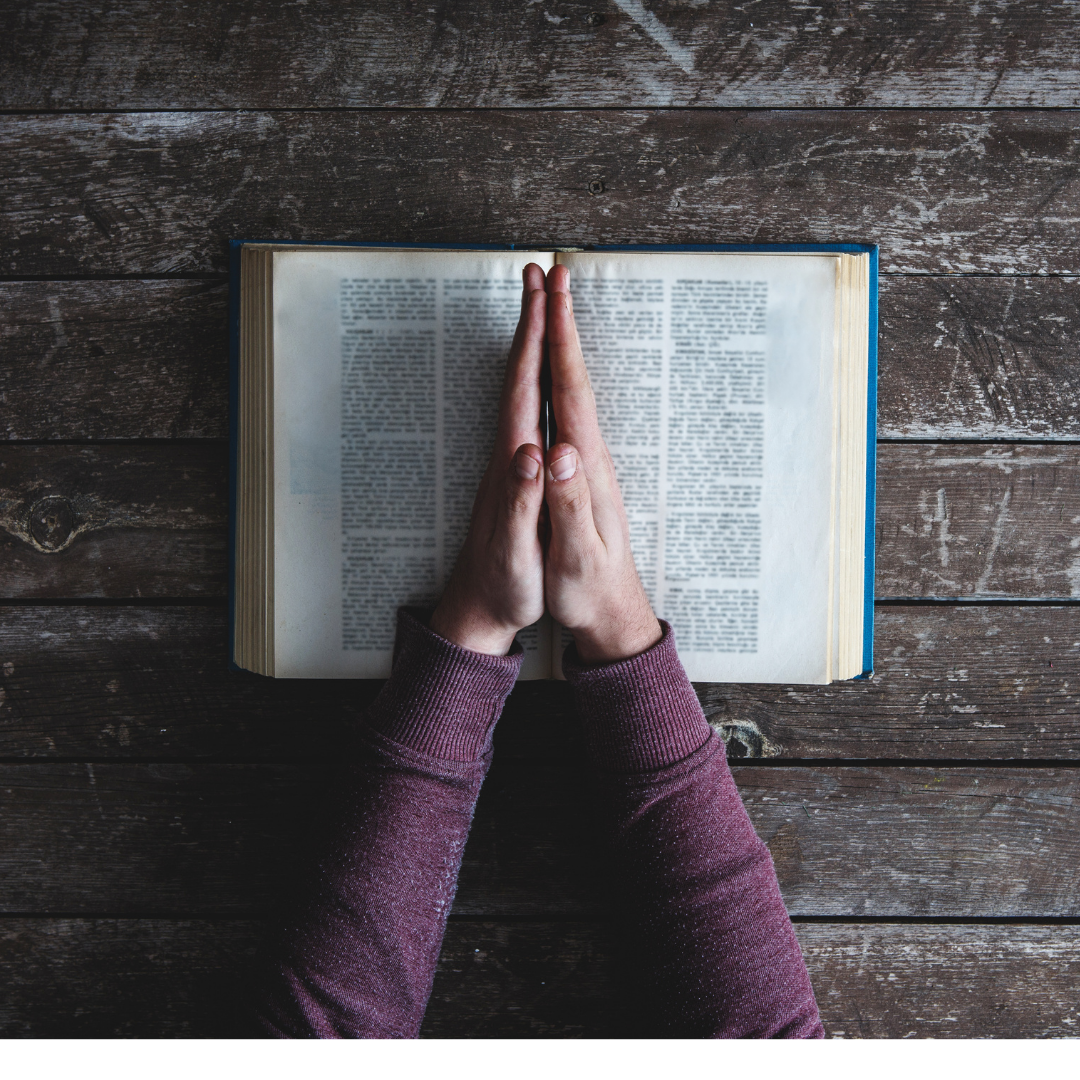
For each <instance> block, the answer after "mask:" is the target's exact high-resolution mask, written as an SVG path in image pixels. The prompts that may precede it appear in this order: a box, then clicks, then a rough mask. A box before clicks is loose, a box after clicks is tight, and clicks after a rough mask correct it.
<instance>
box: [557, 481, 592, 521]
mask: <svg viewBox="0 0 1080 1080" xmlns="http://www.w3.org/2000/svg"><path fill="white" fill-rule="evenodd" d="M563 508H564V509H565V510H566V512H567V513H569V514H572V515H573V516H574V517H578V516H580V515H583V514H584V513H585V512H586V511H587V510H588V509H589V492H588V490H587V489H586V488H584V487H579V488H575V489H574V490H572V491H568V492H566V494H565V495H564V496H563Z"/></svg>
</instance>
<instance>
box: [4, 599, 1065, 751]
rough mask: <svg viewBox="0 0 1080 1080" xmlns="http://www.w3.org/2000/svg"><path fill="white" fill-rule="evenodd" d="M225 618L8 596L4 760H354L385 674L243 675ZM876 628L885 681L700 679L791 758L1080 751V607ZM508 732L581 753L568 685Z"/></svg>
mask: <svg viewBox="0 0 1080 1080" xmlns="http://www.w3.org/2000/svg"><path fill="white" fill-rule="evenodd" d="M225 621H226V620H225V612H224V611H223V610H220V609H208V608H172V607H170V608H85V607H38V608H34V607H21V608H8V609H7V610H6V611H5V612H4V617H3V619H2V620H0V663H2V665H3V666H2V668H0V691H2V698H0V758H5V759H8V760H17V759H39V760H50V759H56V758H62V759H64V758H66V759H76V760H92V761H106V760H132V761H138V760H139V759H147V758H151V759H154V760H170V761H189V762H190V761H194V760H200V759H203V760H216V761H266V762H272V761H281V762H288V761H299V760H303V761H312V762H316V761H333V760H336V759H338V758H339V757H340V755H341V754H342V753H343V752H344V749H345V747H346V745H347V740H348V736H349V731H350V729H351V726H352V725H353V724H354V723H355V722H356V721H357V720H358V719H359V718H360V716H361V714H362V710H363V708H364V707H365V705H366V704H367V703H368V702H369V701H370V700H371V699H372V697H373V696H374V695H375V693H376V692H377V690H378V687H379V686H380V684H379V683H377V682H369V681H337V680H328V681H323V680H290V679H282V680H274V681H271V680H269V679H264V678H262V677H260V676H257V675H250V674H247V673H244V672H229V671H228V670H227V669H226V657H227V655H228V653H227V646H226V632H225ZM875 634H876V667H877V672H876V674H875V675H874V677H873V679H870V680H868V681H859V682H845V683H838V684H835V685H833V686H752V685H723V684H712V685H706V684H701V685H699V687H698V692H699V694H700V696H701V698H702V701H703V703H704V706H705V710H706V713H707V714H708V715H709V716H710V718H711V719H712V721H713V723H714V724H716V725H717V726H718V727H720V726H722V727H724V728H726V730H727V733H728V734H729V736H733V739H732V742H730V743H729V748H728V752H729V756H731V757H739V756H744V755H746V754H747V753H748V752H753V751H754V750H755V740H759V739H760V736H761V735H764V736H765V737H766V738H768V739H769V740H770V741H771V742H772V743H774V744H775V745H777V746H779V748H780V752H781V755H782V756H784V757H788V758H827V759H829V758H831V759H838V758H851V759H859V758H863V759H872V758H892V759H904V758H914V759H930V758H944V759H975V760H987V759H998V760H1002V759H1004V760H1018V759H1025V758H1028V759H1031V758H1034V759H1055V758H1056V759H1061V760H1075V759H1076V758H1077V757H1078V756H1080V740H1078V739H1077V723H1076V718H1077V716H1078V715H1080V656H1078V647H1077V645H1076V642H1077V641H1078V640H1080V608H1078V607H1057V608H1055V607H1030V608H1024V607H1012V606H1002V607H997V606H995V607H888V608H879V609H878V611H877V615H876V618H875ZM1047 638H1049V641H1047V640H1046V639H1047ZM46 646H47V647H46ZM495 745H496V753H497V758H498V760H502V759H504V758H526V759H533V760H538V759H546V760H553V759H556V760H561V759H562V758H563V757H564V756H565V755H566V754H567V753H569V754H571V755H576V754H578V753H580V752H581V749H582V747H581V741H580V734H579V730H578V723H577V720H576V717H575V713H574V710H573V704H572V701H571V697H570V694H569V690H568V688H567V687H566V686H565V685H564V684H562V683H525V684H522V685H520V686H518V687H517V689H516V690H515V691H514V693H513V694H512V695H511V697H510V700H509V702H508V704H507V708H506V711H505V713H504V715H503V718H502V719H501V720H500V722H499V726H498V728H497V729H496V736H495ZM758 749H760V748H758Z"/></svg>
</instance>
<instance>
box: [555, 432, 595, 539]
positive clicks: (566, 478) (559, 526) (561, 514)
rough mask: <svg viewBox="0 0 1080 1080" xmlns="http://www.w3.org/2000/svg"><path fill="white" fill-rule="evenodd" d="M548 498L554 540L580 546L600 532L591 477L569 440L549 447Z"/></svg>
mask: <svg viewBox="0 0 1080 1080" xmlns="http://www.w3.org/2000/svg"><path fill="white" fill-rule="evenodd" d="M544 498H545V501H546V502H547V507H548V517H549V519H550V522H551V537H552V539H553V540H557V541H558V542H559V543H561V544H571V545H575V546H576V545H578V544H580V545H586V544H588V543H589V542H590V541H591V540H592V539H593V538H594V537H595V536H596V525H595V523H594V522H593V514H592V498H591V496H590V495H589V480H588V478H587V477H586V475H585V470H584V469H583V468H582V467H581V456H580V455H579V454H578V452H577V451H576V450H575V449H574V448H573V447H572V446H570V445H568V444H567V443H559V444H558V445H556V446H553V447H552V448H551V449H550V450H549V451H548V467H547V470H546V472H545V476H544Z"/></svg>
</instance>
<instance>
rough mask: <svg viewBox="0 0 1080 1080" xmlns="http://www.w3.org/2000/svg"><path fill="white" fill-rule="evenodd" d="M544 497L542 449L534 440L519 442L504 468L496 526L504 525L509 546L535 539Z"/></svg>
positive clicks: (534, 541) (529, 543) (532, 541)
mask: <svg viewBox="0 0 1080 1080" xmlns="http://www.w3.org/2000/svg"><path fill="white" fill-rule="evenodd" d="M543 501H544V452H543V450H541V449H540V447H539V446H537V445H535V444H534V443H526V444H525V445H524V446H519V447H518V449H517V452H516V453H515V454H514V456H513V458H512V459H511V461H510V467H509V469H507V471H506V484H505V489H504V496H503V499H502V502H501V505H500V506H499V510H498V519H497V525H496V529H498V528H500V527H501V528H504V529H505V530H506V533H507V536H508V538H509V540H510V546H511V550H513V549H514V546H515V545H516V544H518V543H520V542H525V543H527V544H528V545H529V546H530V547H531V546H532V545H534V544H536V542H537V523H538V521H539V518H540V507H541V505H542V504H543Z"/></svg>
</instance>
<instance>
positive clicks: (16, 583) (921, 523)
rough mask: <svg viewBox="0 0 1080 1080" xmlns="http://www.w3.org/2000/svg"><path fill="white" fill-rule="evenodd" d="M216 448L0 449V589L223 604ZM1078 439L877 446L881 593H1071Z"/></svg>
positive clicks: (1076, 557)
mask: <svg viewBox="0 0 1080 1080" xmlns="http://www.w3.org/2000/svg"><path fill="white" fill-rule="evenodd" d="M226 459H227V450H226V447H225V445H224V444H220V443H219V444H214V443H203V444H200V443H197V442H196V443H189V444H183V445H181V446H178V447H177V446H170V445H167V444H162V445H156V446H154V445H151V446H125V445H124V444H123V443H120V444H112V445H103V446H93V445H90V446H75V447H72V446H65V445H63V444H53V445H47V444H46V445H37V446H30V445H21V444H17V443H7V444H4V443H3V442H0V552H3V554H4V555H5V556H6V562H4V563H0V565H2V566H3V569H2V570H0V596H6V597H60V598H72V597H90V596H106V597H131V596H178V597H187V596H224V595H225V592H226V588H227V574H226V532H227V525H226V523H227V498H226V488H227V480H226V468H227V461H226ZM1078 526H1080V446H1076V445H1074V444H1065V443H1059V444H1051V445H1049V446H1045V445H1044V446H1025V445H1022V444H1021V445H1008V444H999V445H994V446H991V447H985V446H979V445H975V446H970V445H958V444H954V443H944V444H915V445H907V446H905V445H903V444H899V443H886V444H883V445H882V446H880V447H879V449H878V504H877V595H878V596H879V597H885V598H888V597H918V596H943V597H958V596H959V597H1007V596H1013V597H1038V598H1043V599H1055V598H1069V597H1072V596H1078V595H1080V554H1078V552H1077V541H1078V539H1080V528H1078Z"/></svg>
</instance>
